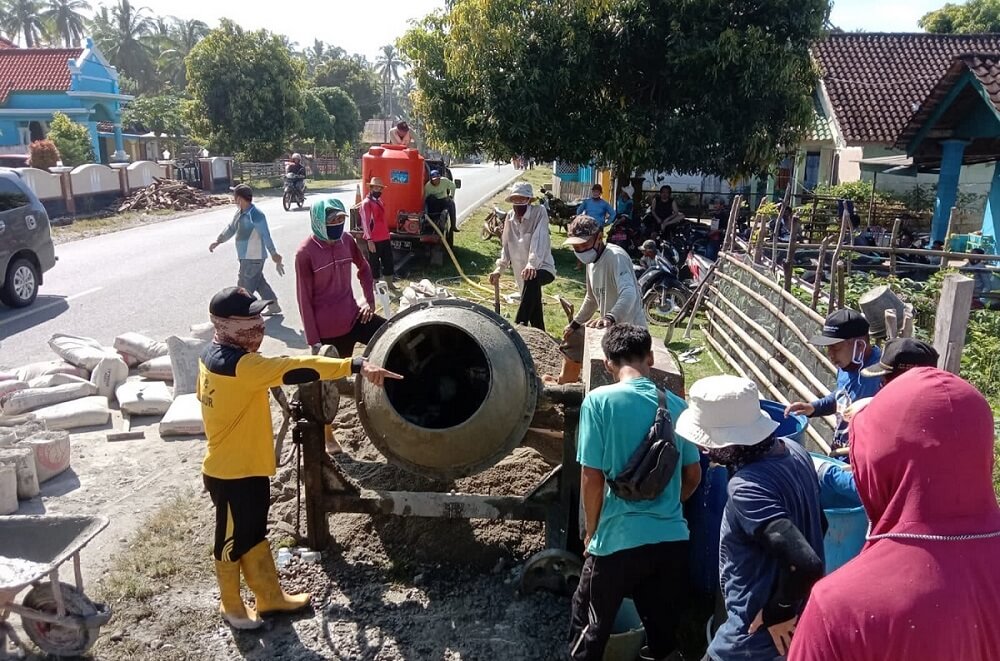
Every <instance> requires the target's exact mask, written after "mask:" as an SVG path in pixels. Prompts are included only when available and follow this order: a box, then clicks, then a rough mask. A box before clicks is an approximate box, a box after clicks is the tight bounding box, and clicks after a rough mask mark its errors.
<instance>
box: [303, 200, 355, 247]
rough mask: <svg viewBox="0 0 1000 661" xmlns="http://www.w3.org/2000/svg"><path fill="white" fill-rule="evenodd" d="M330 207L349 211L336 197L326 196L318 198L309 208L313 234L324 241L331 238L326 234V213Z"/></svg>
mask: <svg viewBox="0 0 1000 661" xmlns="http://www.w3.org/2000/svg"><path fill="white" fill-rule="evenodd" d="M329 209H334V210H336V211H343V212H345V213H346V211H347V210H346V209H345V208H344V203H343V202H341V201H340V200H338V199H337V198H335V197H324V198H321V199H319V200H316V201H315V202H313V204H312V206H311V207H310V208H309V221H310V224H311V227H312V233H313V236H315V237H316V238H317V239H319V240H320V241H324V242H325V241H328V240H329V239H328V238H327V235H326V214H327V211H328V210H329ZM345 222H346V221H345ZM345 229H346V228H345Z"/></svg>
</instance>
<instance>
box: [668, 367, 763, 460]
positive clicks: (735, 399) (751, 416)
mask: <svg viewBox="0 0 1000 661" xmlns="http://www.w3.org/2000/svg"><path fill="white" fill-rule="evenodd" d="M777 428H778V423H777V422H775V421H774V420H772V419H771V417H770V416H769V415H768V414H767V413H765V412H764V411H761V410H760V397H759V395H758V393H757V385H756V384H755V383H754V382H753V381H751V380H749V379H744V378H742V377H738V376H729V375H722V376H710V377H706V378H704V379H701V380H699V381H697V382H695V384H694V385H693V386H691V391H690V393H689V395H688V408H687V410H685V411H684V412H683V413H681V415H680V417H679V418H678V419H677V425H676V431H677V433H678V434H680V435H681V436H683V437H684V438H686V439H687V440H689V441H691V442H692V443H694V444H695V445H699V446H701V447H703V448H706V449H709V450H714V449H717V448H723V447H727V446H731V445H744V446H750V445H756V444H758V443H760V442H761V441H763V440H764V439H765V438H767V437H768V436H770V435H771V434H772V433H774V430H775V429H777Z"/></svg>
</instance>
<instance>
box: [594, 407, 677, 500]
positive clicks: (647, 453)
mask: <svg viewBox="0 0 1000 661" xmlns="http://www.w3.org/2000/svg"><path fill="white" fill-rule="evenodd" d="M657 395H658V396H659V406H658V408H657V409H656V419H655V420H653V426H652V427H651V428H650V430H649V432H648V433H647V434H646V437H645V438H644V439H643V440H642V443H640V444H639V447H638V448H636V450H635V452H633V453H632V456H631V457H629V460H628V463H627V464H625V468H624V469H622V471H621V472H620V473H618V475H617V477H615V478H614V479H610V478H608V479H607V482H608V486H609V487H610V488H611V492H612V493H613V494H615V495H616V496H618V497H619V498H621V499H622V500H633V501H634V500H653V499H654V498H656V497H657V496H659V495H660V494H661V493H663V490H664V489H666V488H667V485H668V484H670V480H671V479H673V477H674V470H675V469H676V468H677V462H678V461H679V460H680V451H679V450H678V449H677V442H676V441H675V440H674V422H673V420H672V419H671V418H670V411H669V410H668V409H667V399H666V396H665V395H664V394H663V392H662V391H660V390H657ZM606 477H607V476H606Z"/></svg>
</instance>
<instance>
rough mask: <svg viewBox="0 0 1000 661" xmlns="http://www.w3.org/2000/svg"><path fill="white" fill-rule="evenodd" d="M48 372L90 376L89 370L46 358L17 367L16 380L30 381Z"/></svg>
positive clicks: (48, 373)
mask: <svg viewBox="0 0 1000 661" xmlns="http://www.w3.org/2000/svg"><path fill="white" fill-rule="evenodd" d="M50 374H72V375H74V376H79V377H81V378H84V379H89V378H90V370H86V369H83V368H81V367H76V366H74V365H70V364H69V363H67V362H66V361H64V360H48V361H45V362H42V363H30V364H28V365H25V366H24V367H19V368H18V369H17V380H18V381H27V382H29V383H30V382H31V381H32V380H33V379H37V378H38V377H40V376H48V375H50Z"/></svg>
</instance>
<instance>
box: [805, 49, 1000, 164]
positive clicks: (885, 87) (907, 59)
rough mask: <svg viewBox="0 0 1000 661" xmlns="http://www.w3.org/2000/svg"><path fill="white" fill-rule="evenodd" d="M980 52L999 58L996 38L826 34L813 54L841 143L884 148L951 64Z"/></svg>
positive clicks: (893, 139) (892, 142) (894, 137)
mask: <svg viewBox="0 0 1000 661" xmlns="http://www.w3.org/2000/svg"><path fill="white" fill-rule="evenodd" d="M984 52H985V53H1000V34H981V35H943V34H904V33H895V34H894V33H847V34H831V35H829V36H828V37H827V38H826V39H824V40H823V41H821V42H819V43H817V44H816V46H815V47H814V48H813V55H814V57H815V58H816V61H817V62H818V64H819V67H820V71H821V74H822V77H823V83H824V86H825V87H826V91H827V94H828V95H829V97H830V103H831V105H832V106H833V110H834V114H835V115H836V119H837V123H838V125H839V126H840V130H841V131H842V132H843V135H844V139H845V140H847V142H849V143H881V144H888V145H893V144H895V143H896V139H897V138H898V137H899V135H900V133H901V132H902V131H903V128H904V127H905V126H906V123H907V120H909V119H910V117H911V116H913V114H914V113H915V112H916V111H917V109H918V108H919V107H920V104H921V103H922V102H923V100H924V99H925V98H926V97H927V95H928V94H929V93H930V91H931V90H932V89H933V88H934V86H935V85H936V84H937V82H938V81H939V80H940V79H941V76H942V75H944V73H945V72H946V71H947V70H948V67H949V66H950V65H951V63H952V61H953V60H954V58H956V57H957V56H959V55H962V54H965V53H984Z"/></svg>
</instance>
